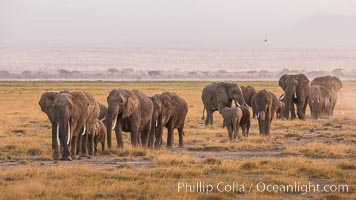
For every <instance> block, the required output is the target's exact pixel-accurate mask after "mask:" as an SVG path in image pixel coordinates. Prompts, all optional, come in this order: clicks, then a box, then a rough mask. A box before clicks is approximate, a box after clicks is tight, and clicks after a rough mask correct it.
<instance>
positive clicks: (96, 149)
mask: <svg viewBox="0 0 356 200" xmlns="http://www.w3.org/2000/svg"><path fill="white" fill-rule="evenodd" d="M97 153H98V143H96V142H94V155H97Z"/></svg>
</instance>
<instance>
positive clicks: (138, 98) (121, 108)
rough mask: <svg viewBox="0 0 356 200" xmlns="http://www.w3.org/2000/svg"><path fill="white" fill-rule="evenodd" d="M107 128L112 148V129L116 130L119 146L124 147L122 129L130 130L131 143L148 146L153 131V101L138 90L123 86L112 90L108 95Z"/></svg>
mask: <svg viewBox="0 0 356 200" xmlns="http://www.w3.org/2000/svg"><path fill="white" fill-rule="evenodd" d="M107 102H108V110H107V112H106V130H107V142H108V148H111V129H114V130H115V135H116V141H117V146H118V148H121V149H122V148H124V142H123V139H122V131H124V132H130V134H131V144H132V146H133V147H137V146H138V145H139V144H140V143H141V144H142V146H144V147H146V146H147V145H148V137H149V134H150V131H151V120H152V113H153V103H152V101H151V99H150V98H149V97H147V96H146V95H144V94H143V93H141V92H139V91H138V90H132V91H130V90H127V89H123V88H119V89H114V90H112V91H111V92H110V93H109V95H108V97H107Z"/></svg>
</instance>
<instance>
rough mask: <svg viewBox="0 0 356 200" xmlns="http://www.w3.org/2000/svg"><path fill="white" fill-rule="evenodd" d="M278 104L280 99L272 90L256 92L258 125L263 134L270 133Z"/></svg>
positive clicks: (255, 102) (255, 104)
mask: <svg viewBox="0 0 356 200" xmlns="http://www.w3.org/2000/svg"><path fill="white" fill-rule="evenodd" d="M278 104H279V100H278V98H277V97H276V95H274V94H273V93H272V92H269V91H267V90H261V91H259V92H258V93H257V94H256V96H255V100H254V105H253V107H254V108H255V111H256V113H257V119H258V126H259V131H260V134H261V135H269V134H270V125H271V123H272V120H273V117H274V113H275V112H276V110H277V107H278Z"/></svg>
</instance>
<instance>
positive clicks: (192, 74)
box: [188, 71, 198, 76]
mask: <svg viewBox="0 0 356 200" xmlns="http://www.w3.org/2000/svg"><path fill="white" fill-rule="evenodd" d="M188 74H189V75H191V76H197V75H198V73H197V72H195V71H192V72H189V73H188Z"/></svg>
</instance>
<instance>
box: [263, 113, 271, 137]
mask: <svg viewBox="0 0 356 200" xmlns="http://www.w3.org/2000/svg"><path fill="white" fill-rule="evenodd" d="M270 125H271V113H270V111H267V113H266V118H265V121H264V133H265V135H269V130H270Z"/></svg>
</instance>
